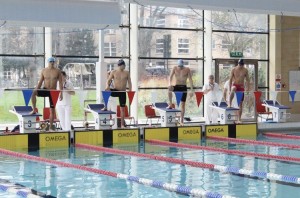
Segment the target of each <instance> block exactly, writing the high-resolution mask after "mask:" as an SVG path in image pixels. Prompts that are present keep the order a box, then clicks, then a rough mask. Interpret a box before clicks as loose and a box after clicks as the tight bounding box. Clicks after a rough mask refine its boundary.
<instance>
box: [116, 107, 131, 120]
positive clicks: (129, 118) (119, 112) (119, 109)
mask: <svg viewBox="0 0 300 198" xmlns="http://www.w3.org/2000/svg"><path fill="white" fill-rule="evenodd" d="M124 113H125V115H124V119H127V120H130V123H129V124H131V121H133V124H134V123H135V119H134V117H132V116H130V115H129V111H128V106H127V105H125V107H124ZM117 118H118V119H121V107H120V105H118V106H117Z"/></svg>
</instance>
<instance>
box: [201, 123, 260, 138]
mask: <svg viewBox="0 0 300 198" xmlns="http://www.w3.org/2000/svg"><path fill="white" fill-rule="evenodd" d="M257 134H258V130H257V123H241V124H224V125H222V124H220V125H206V126H205V136H206V137H209V136H217V137H230V138H256V136H257Z"/></svg>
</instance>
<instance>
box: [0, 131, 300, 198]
mask: <svg viewBox="0 0 300 198" xmlns="http://www.w3.org/2000/svg"><path fill="white" fill-rule="evenodd" d="M258 138H259V140H264V141H272V142H280V143H289V144H299V145H300V141H296V140H281V139H276V138H266V137H263V136H259V137H258ZM193 144H195V142H193ZM198 144H201V145H207V146H213V147H217V148H226V149H236V150H244V151H252V152H257V153H266V154H273V155H285V156H292V157H300V150H293V149H286V148H276V147H268V146H254V145H248V144H231V143H227V142H217V141H213V140H206V141H202V142H201V143H198ZM117 148H118V149H122V150H128V151H135V152H142V153H149V154H155V155H160V156H166V157H172V158H178V159H185V160H191V161H196V162H204V163H211V164H216V165H223V166H233V167H238V168H245V169H250V170H255V171H258V170H259V171H264V172H271V173H276V174H282V175H291V176H297V177H300V163H293V162H281V161H275V160H266V159H258V158H253V157H241V156H236V155H227V154H223V153H216V152H210V151H202V150H192V149H181V148H173V147H165V146H157V145H150V144H147V143H146V144H140V145H121V146H118V147H117ZM29 154H31V155H36V156H41V157H45V158H50V159H55V160H60V161H63V162H68V163H73V164H80V165H83V166H88V167H93V168H97V169H104V170H109V171H113V172H118V173H123V174H128V175H134V176H138V177H143V178H147V179H152V180H159V181H162V182H168V183H174V184H177V185H182V186H190V187H192V188H197V189H202V190H206V191H212V192H218V193H221V194H223V195H230V196H234V197H242V198H244V197H299V195H300V186H299V185H291V184H286V183H276V182H274V181H268V180H262V179H256V178H250V177H243V176H240V175H233V174H228V173H221V172H217V171H211V170H209V169H201V168H195V167H191V166H184V165H180V164H172V163H168V162H161V161H155V160H151V159H144V158H139V157H132V156H124V155H117V154H108V153H103V152H99V151H90V150H85V149H81V148H74V147H71V148H70V149H56V150H53V149H44V150H39V151H37V152H31V153H29ZM0 161H1V163H0V179H6V180H9V181H10V182H12V183H17V184H21V185H24V186H26V187H29V188H32V189H34V190H37V191H39V192H42V193H45V194H46V195H49V196H52V197H59V198H67V197H71V198H77V197H78V198H79V197H84V198H95V197H120V198H121V197H122V198H123V197H132V198H133V197H185V196H184V195H180V194H176V193H172V192H168V191H166V190H163V189H157V188H153V187H149V186H144V185H142V184H137V183H132V182H129V181H125V180H120V179H117V178H112V177H108V176H102V175H97V174H93V173H89V172H86V171H82V170H76V169H71V168H65V167H58V166H53V165H49V164H44V163H37V162H31V161H27V160H22V159H17V158H13V157H9V156H5V155H0ZM0 197H1V198H2V197H3V198H4V197H5V198H9V197H17V196H16V195H13V194H12V193H9V192H1V191H0Z"/></svg>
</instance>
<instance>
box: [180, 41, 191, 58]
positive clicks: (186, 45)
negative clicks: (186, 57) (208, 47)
mask: <svg viewBox="0 0 300 198" xmlns="http://www.w3.org/2000/svg"><path fill="white" fill-rule="evenodd" d="M189 52H190V41H189V39H182V38H179V39H178V54H188V53H189Z"/></svg>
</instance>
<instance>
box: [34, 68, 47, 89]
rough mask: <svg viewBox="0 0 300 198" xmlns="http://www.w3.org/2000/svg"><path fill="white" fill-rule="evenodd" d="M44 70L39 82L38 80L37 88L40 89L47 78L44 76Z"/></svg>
mask: <svg viewBox="0 0 300 198" xmlns="http://www.w3.org/2000/svg"><path fill="white" fill-rule="evenodd" d="M43 71H44V70H42V72H41V75H40V79H39V82H38V84H37V86H36V88H35V89H40V88H41V87H42V84H43V82H44V79H45V78H44V74H43Z"/></svg>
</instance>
